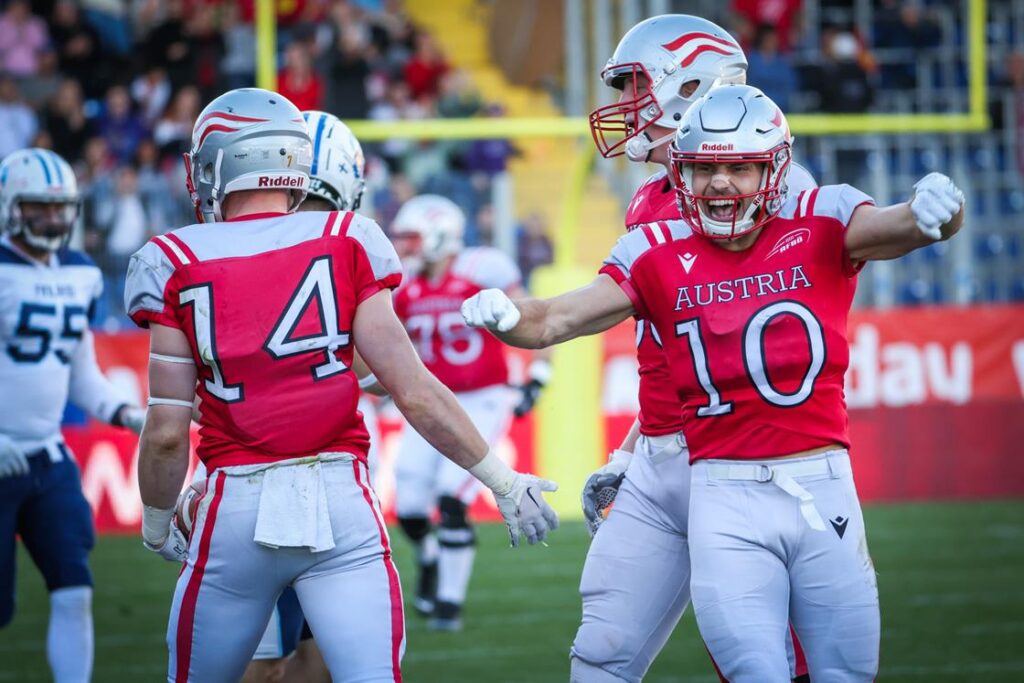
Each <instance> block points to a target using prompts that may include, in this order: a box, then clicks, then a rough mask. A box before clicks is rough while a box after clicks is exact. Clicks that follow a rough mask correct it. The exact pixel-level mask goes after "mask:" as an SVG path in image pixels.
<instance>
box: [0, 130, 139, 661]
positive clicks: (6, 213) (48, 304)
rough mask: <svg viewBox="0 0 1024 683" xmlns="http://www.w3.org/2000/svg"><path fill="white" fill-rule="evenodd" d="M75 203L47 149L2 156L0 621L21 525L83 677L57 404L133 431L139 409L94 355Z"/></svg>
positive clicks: (80, 569) (78, 528) (10, 608)
mask: <svg viewBox="0 0 1024 683" xmlns="http://www.w3.org/2000/svg"><path fill="white" fill-rule="evenodd" d="M79 201H80V198H79V194H78V187H77V184H76V182H75V176H74V172H73V171H72V170H71V167H70V166H69V165H68V164H67V162H66V161H64V160H63V159H62V158H60V157H59V156H57V155H56V154H54V153H53V152H51V151H49V150H44V149H26V150H21V151H18V152H14V153H13V154H10V155H9V156H7V158H5V159H4V160H3V162H2V163H0V225H2V228H3V233H2V235H0V346H2V349H0V387H3V392H2V394H0V628H2V627H3V626H6V625H7V624H8V623H9V622H10V621H11V618H12V617H13V615H14V564H15V563H14V553H15V536H16V535H17V536H20V537H21V540H22V542H23V543H24V544H25V548H26V549H27V550H28V552H29V555H30V556H31V557H32V561H33V562H34V563H35V565H36V566H37V567H38V568H39V571H40V572H41V573H42V574H43V578H44V579H45V581H46V587H47V590H49V592H50V625H49V631H48V634H47V656H48V659H49V662H50V667H51V669H52V671H53V676H54V679H55V680H56V681H87V680H88V679H89V676H90V674H91V671H92V659H93V643H92V641H93V631H92V614H91V603H92V575H91V573H90V571H89V565H88V554H89V551H90V550H91V549H92V546H93V542H94V531H93V522H92V510H91V509H90V508H89V504H88V502H86V500H85V497H84V496H83V495H82V488H81V482H80V477H79V471H78V466H77V465H76V464H75V460H74V458H73V456H72V455H71V452H70V451H69V450H68V447H67V445H66V444H65V443H64V439H63V437H62V436H61V432H60V423H61V417H62V415H63V414H64V407H65V404H66V403H67V402H68V400H70V401H72V402H73V403H75V404H76V405H78V406H80V407H81V408H84V409H85V410H86V411H87V412H88V413H89V414H90V415H92V416H93V417H95V418H97V419H99V420H102V421H104V422H109V423H110V424H113V425H118V426H124V427H128V428H130V429H132V430H133V431H135V432H136V433H138V432H139V431H140V430H141V429H142V423H143V421H144V419H145V413H144V411H142V410H141V409H139V408H136V407H133V406H132V405H131V404H130V402H129V401H128V400H126V398H125V397H124V396H122V395H121V394H120V392H118V391H117V390H116V389H115V388H114V387H113V385H111V383H110V382H109V381H107V379H106V378H105V377H104V376H103V374H102V373H101V372H100V369H99V367H98V366H97V364H96V353H95V350H94V348H93V339H92V333H91V332H90V331H89V324H90V322H91V320H92V313H93V311H94V310H95V302H96V300H97V299H98V298H99V296H100V292H101V290H102V287H103V277H102V275H101V273H100V270H99V268H97V267H96V264H95V263H93V262H92V259H90V258H89V257H88V256H86V255H85V254H83V253H81V252H77V251H73V250H71V249H68V248H67V241H68V238H69V236H70V234H71V229H72V227H73V225H74V222H75V220H76V218H77V215H78V207H79Z"/></svg>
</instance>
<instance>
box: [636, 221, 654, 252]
mask: <svg viewBox="0 0 1024 683" xmlns="http://www.w3.org/2000/svg"><path fill="white" fill-rule="evenodd" d="M640 229H641V230H643V233H644V237H646V238H647V242H648V244H650V245H651V246H652V247H655V246H657V245H658V239H657V238H656V237H655V236H654V230H652V229H651V225H650V223H648V224H646V225H644V227H642V228H640Z"/></svg>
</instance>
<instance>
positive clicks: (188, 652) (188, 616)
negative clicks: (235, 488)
mask: <svg viewBox="0 0 1024 683" xmlns="http://www.w3.org/2000/svg"><path fill="white" fill-rule="evenodd" d="M211 476H214V477H216V478H217V481H216V483H215V484H214V490H213V500H211V501H210V511H209V513H207V515H206V521H205V522H204V523H203V533H202V536H201V537H200V538H199V555H198V557H196V564H195V567H193V568H192V576H190V577H189V578H188V585H187V586H186V587H185V594H184V595H183V596H182V598H181V607H180V608H179V610H178V635H177V645H176V649H177V651H178V664H177V671H176V673H175V676H174V680H175V682H176V683H188V669H189V665H190V664H191V663H192V629H193V627H194V626H195V619H196V600H197V599H198V597H199V586H200V585H201V584H202V583H203V573H204V571H205V570H206V561H207V559H209V557H210V539H211V537H212V536H213V523H214V520H215V519H216V518H217V508H218V507H219V506H220V501H221V498H222V496H223V494H224V480H225V479H226V478H227V477H225V476H224V474H220V475H219V476H218V473H216V472H215V473H214V474H213V475H211Z"/></svg>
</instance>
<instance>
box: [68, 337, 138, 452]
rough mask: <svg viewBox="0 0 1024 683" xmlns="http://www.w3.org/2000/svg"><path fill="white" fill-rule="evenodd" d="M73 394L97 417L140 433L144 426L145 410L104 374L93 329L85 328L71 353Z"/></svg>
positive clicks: (73, 396)
mask: <svg viewBox="0 0 1024 683" xmlns="http://www.w3.org/2000/svg"><path fill="white" fill-rule="evenodd" d="M69 398H70V399H71V402H72V403H74V404H75V405H78V406H81V407H82V408H84V409H85V411H86V412H88V413H89V414H90V415H92V416H93V417H95V418H96V419H97V420H102V421H103V422H109V423H110V424H112V425H114V426H115V427H127V428H128V429H131V430H132V431H134V432H135V433H136V434H138V433H139V432H140V431H141V430H142V423H143V421H144V420H145V417H146V413H145V411H144V410H142V409H141V408H138V407H136V406H133V405H131V404H130V403H129V402H128V401H126V400H125V398H124V396H122V395H121V393H120V392H119V391H118V390H117V388H116V387H115V386H114V385H113V384H111V382H110V380H108V379H107V378H106V377H105V376H104V375H103V372H102V371H101V370H100V367H99V364H98V363H97V362H96V348H95V346H94V343H93V334H92V332H91V331H89V330H84V331H83V332H82V339H81V340H80V341H79V342H78V345H77V347H76V348H75V351H74V354H73V355H72V357H71V384H70V387H69Z"/></svg>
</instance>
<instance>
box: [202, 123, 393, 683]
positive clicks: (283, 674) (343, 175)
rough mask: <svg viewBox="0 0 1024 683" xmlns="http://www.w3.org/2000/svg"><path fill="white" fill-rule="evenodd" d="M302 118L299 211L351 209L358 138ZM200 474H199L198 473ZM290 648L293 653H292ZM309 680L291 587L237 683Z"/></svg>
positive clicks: (309, 640) (367, 405)
mask: <svg viewBox="0 0 1024 683" xmlns="http://www.w3.org/2000/svg"><path fill="white" fill-rule="evenodd" d="M302 118H303V119H304V120H305V122H306V128H307V130H308V131H309V136H310V138H311V139H312V141H313V160H312V166H311V167H310V171H309V192H308V194H306V198H305V199H304V200H302V204H300V205H299V208H298V210H299V211H355V210H357V209H358V208H359V205H360V203H361V202H362V198H363V190H364V189H365V187H366V181H365V180H364V177H365V176H364V166H365V157H364V156H363V148H362V146H361V145H360V144H359V140H357V139H356V136H355V135H353V134H352V131H351V130H349V127H348V126H346V125H345V124H344V123H342V122H341V121H340V120H339V119H338V117H336V116H334V115H333V114H328V113H326V112H322V111H304V112H302ZM354 367H355V369H356V372H357V374H359V376H360V386H361V387H365V386H369V385H371V384H374V383H375V382H376V378H375V377H373V376H372V375H368V376H366V377H365V379H363V377H364V375H367V373H368V372H369V371H368V370H367V369H366V368H365V364H364V363H362V360H361V359H360V358H359V357H358V355H357V356H356V358H355V363H354ZM359 411H360V412H361V413H362V414H363V422H364V423H365V424H366V429H367V431H368V432H369V433H370V444H369V448H368V451H367V461H368V462H367V467H368V469H369V471H370V481H371V482H374V483H375V482H376V480H375V476H374V475H375V472H376V470H377V453H378V450H379V441H380V431H379V429H378V427H377V411H376V407H375V406H374V404H373V402H372V400H371V399H370V397H368V396H366V395H363V396H360V397H359ZM203 477H205V473H203ZM293 652H294V655H292V653H293ZM261 681H268V682H270V681H273V682H274V683H303V682H304V683H315V682H316V681H330V672H329V671H328V670H327V665H326V664H325V663H324V660H323V657H322V656H321V655H320V651H319V649H318V648H317V646H316V642H315V641H314V640H313V634H312V632H311V631H310V630H309V627H308V625H306V623H305V619H304V618H303V616H302V607H301V606H300V605H299V601H298V597H297V596H296V595H295V591H294V589H292V588H286V589H285V590H284V592H282V593H281V597H280V598H278V601H277V605H276V606H275V607H274V613H273V614H272V615H271V617H270V622H269V623H268V624H267V630H266V631H264V633H263V638H261V639H260V643H259V645H258V646H257V648H256V654H255V655H254V656H253V661H252V662H251V663H250V664H249V667H248V668H247V669H246V670H245V676H244V677H243V678H242V683H259V682H261Z"/></svg>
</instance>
